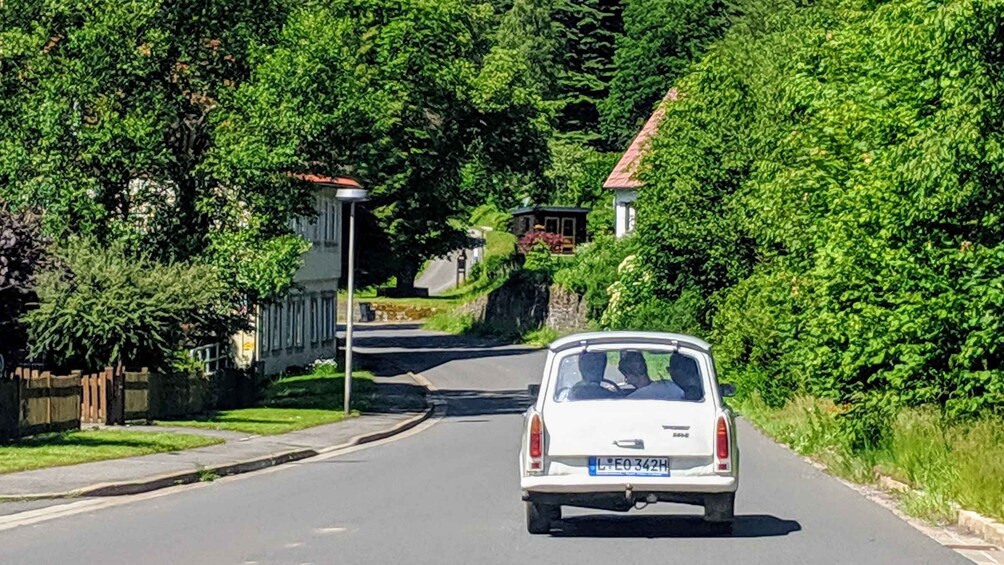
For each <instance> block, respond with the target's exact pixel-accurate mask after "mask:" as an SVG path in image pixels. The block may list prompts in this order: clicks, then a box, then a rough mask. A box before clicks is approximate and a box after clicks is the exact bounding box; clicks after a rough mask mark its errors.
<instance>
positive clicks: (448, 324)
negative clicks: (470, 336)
mask: <svg viewBox="0 0 1004 565" xmlns="http://www.w3.org/2000/svg"><path fill="white" fill-rule="evenodd" d="M422 327H424V328H425V329H427V330H432V331H436V332H446V333H451V334H454V335H460V334H464V333H468V332H470V331H471V329H472V328H473V327H474V316H471V315H470V314H458V313H455V312H441V313H439V314H436V315H435V316H433V317H431V318H429V319H428V320H426V321H425V324H424V325H423V326H422Z"/></svg>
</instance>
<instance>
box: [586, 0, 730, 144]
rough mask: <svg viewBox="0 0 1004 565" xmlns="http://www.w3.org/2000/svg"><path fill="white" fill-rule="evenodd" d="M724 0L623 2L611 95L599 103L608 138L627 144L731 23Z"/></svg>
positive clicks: (612, 142) (611, 80)
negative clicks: (667, 94) (621, 26)
mask: <svg viewBox="0 0 1004 565" xmlns="http://www.w3.org/2000/svg"><path fill="white" fill-rule="evenodd" d="M728 4H729V3H728V2H726V1H723V0H624V33H623V34H622V35H620V36H619V37H618V38H617V51H616V54H615V56H614V65H613V66H614V69H615V70H614V72H613V76H612V77H611V79H610V95H609V96H608V97H606V98H605V99H604V100H603V101H602V102H600V105H599V108H600V114H601V118H602V119H601V126H602V132H603V135H604V137H605V138H606V140H607V141H608V142H609V143H610V144H612V145H614V146H616V147H618V148H621V147H624V146H626V145H627V144H628V143H629V142H630V140H631V138H632V137H633V136H634V135H635V134H637V133H638V130H639V129H641V126H642V124H643V123H644V121H645V119H646V118H648V116H649V114H651V113H652V110H653V107H654V105H655V104H656V103H657V102H658V101H659V100H661V99H662V97H663V96H665V94H666V91H667V90H669V88H670V87H672V86H673V84H674V82H675V81H676V80H677V78H679V77H680V76H682V74H683V73H684V72H685V71H686V70H687V67H688V66H689V65H690V64H691V63H692V62H693V61H694V60H695V59H697V58H698V57H699V56H700V55H701V54H702V53H703V52H704V49H705V48H706V47H707V45H708V44H710V43H711V42H712V41H714V40H715V39H717V38H719V37H720V36H721V35H722V34H723V33H724V31H725V29H726V27H727V24H728V14H727V12H728V8H729V6H728Z"/></svg>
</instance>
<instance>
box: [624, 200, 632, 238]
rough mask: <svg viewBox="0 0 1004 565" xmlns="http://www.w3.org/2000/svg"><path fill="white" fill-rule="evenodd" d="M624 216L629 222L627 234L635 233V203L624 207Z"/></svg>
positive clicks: (627, 222) (626, 227) (626, 228)
mask: <svg viewBox="0 0 1004 565" xmlns="http://www.w3.org/2000/svg"><path fill="white" fill-rule="evenodd" d="M624 214H625V218H626V220H627V221H626V226H625V231H626V232H627V233H631V232H633V231H634V219H635V208H634V203H633V202H629V203H627V204H625V205H624Z"/></svg>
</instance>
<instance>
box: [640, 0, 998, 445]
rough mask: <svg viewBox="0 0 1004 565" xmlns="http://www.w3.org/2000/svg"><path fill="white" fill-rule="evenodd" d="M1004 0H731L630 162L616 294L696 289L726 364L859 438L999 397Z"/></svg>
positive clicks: (983, 405)
mask: <svg viewBox="0 0 1004 565" xmlns="http://www.w3.org/2000/svg"><path fill="white" fill-rule="evenodd" d="M1001 10H1002V6H1001V3H1000V2H999V0H945V1H944V2H942V3H939V4H938V5H932V4H930V3H924V2H920V1H918V0H895V1H891V2H886V3H883V4H881V5H879V6H874V5H872V4H868V3H865V2H859V1H857V0H832V1H827V2H819V3H814V4H809V5H805V4H801V3H795V2H787V1H776V0H765V1H758V2H750V3H748V4H746V5H744V6H743V16H742V17H741V18H739V19H737V20H736V22H735V23H734V24H733V25H732V27H731V28H730V29H729V31H728V32H727V33H726V35H725V36H724V38H723V39H722V40H720V41H718V42H716V43H715V44H714V45H713V46H711V47H710V48H709V49H708V50H707V53H706V55H705V56H704V57H703V58H702V59H701V60H700V61H699V62H698V63H696V64H695V65H694V66H693V67H692V69H691V71H690V72H688V73H687V74H686V75H685V76H684V77H682V78H681V79H680V80H679V81H678V85H679V88H680V93H681V96H680V99H679V100H678V101H676V102H674V103H673V104H671V105H670V106H669V107H668V110H667V114H666V118H665V120H664V121H663V123H662V125H661V127H660V130H659V133H658V135H657V136H656V137H655V139H654V140H653V145H652V150H651V152H650V154H649V156H648V157H647V158H646V159H645V160H644V161H643V166H642V169H641V176H642V179H643V180H644V181H645V183H646V184H645V190H643V191H642V193H641V197H640V201H639V208H640V213H639V227H638V236H639V238H640V240H641V241H640V243H641V245H640V249H641V252H640V253H639V265H638V269H637V270H636V271H637V273H641V274H640V275H637V276H633V278H628V279H624V280H622V283H624V284H623V285H622V286H623V287H624V290H625V292H627V293H630V292H632V291H631V285H630V284H628V283H632V282H638V281H641V283H644V284H641V283H638V285H637V286H639V288H641V291H639V292H640V294H639V296H638V297H635V296H631V295H630V294H628V296H627V297H626V298H631V300H627V299H626V298H621V300H620V301H621V302H622V303H624V304H628V305H635V304H643V303H644V300H647V298H648V296H650V295H655V296H656V297H657V298H658V299H659V300H662V301H665V302H667V303H669V304H671V305H681V304H693V303H694V297H695V296H696V298H697V299H698V301H697V306H698V310H699V312H700V316H698V318H697V319H698V322H699V325H700V326H701V327H700V330H701V331H708V330H709V329H713V332H714V340H715V341H716V342H717V343H720V344H721V348H720V349H719V352H720V356H721V361H723V363H724V364H725V365H726V367H727V368H728V370H730V371H733V372H734V374H738V375H743V376H744V378H745V377H747V376H748V377H749V380H748V381H746V382H747V383H748V384H750V385H752V386H754V387H757V389H758V390H759V391H760V392H761V393H763V394H764V395H765V396H767V397H768V400H770V401H771V402H774V403H780V402H783V401H784V398H785V396H786V393H789V392H791V391H796V390H804V391H808V392H812V393H815V394H819V395H823V396H826V397H829V398H832V399H833V400H835V401H837V402H838V403H839V404H841V405H843V406H849V407H850V410H849V411H848V412H847V414H846V417H845V418H844V419H843V421H844V422H845V425H846V426H847V429H848V431H850V432H851V434H852V438H853V440H854V442H855V444H856V445H859V446H860V445H867V444H869V443H874V442H875V441H879V440H880V439H881V437H882V431H883V428H884V426H885V425H886V422H887V416H888V414H889V413H890V410H892V409H894V408H895V407H896V406H898V405H916V404H928V403H930V404H936V405H939V406H941V407H942V408H943V409H944V410H945V411H946V413H948V414H951V415H964V414H974V413H987V412H991V413H993V412H996V413H1000V411H1001V410H1002V409H1004V357H1002V354H1001V352H1002V351H1004V326H1002V325H1001V323H1000V320H1001V316H1000V314H1001V313H1002V312H1004V293H1002V292H1001V288H1002V287H1001V284H1002V276H1001V273H1002V272H1004V231H1002V224H1001V222H1000V221H999V219H1000V218H1001V217H1002V215H1004V208H1002V206H1004V194H1002V187H1004V182H1002V181H1004V179H1002V173H1001V170H1000V167H999V166H998V163H999V162H1000V161H1001V149H1000V143H999V140H1000V136H1001V132H1004V110H1002V106H1001V104H1000V103H999V102H1000V100H999V96H998V94H997V93H998V92H1000V89H1001V77H1002V75H1001V73H1000V69H999V67H1000V65H999V54H1000V53H1002V52H1004V42H1002V40H1001V37H1002V36H1001V35H1000V34H999V33H997V30H998V29H999V25H998V24H999V14H1000V13H1001ZM622 279H623V277H622ZM642 291H643V292H642ZM622 310H623V309H622ZM779 387H783V388H784V389H785V390H784V391H783V392H780V391H778V388H779ZM779 392H780V393H779Z"/></svg>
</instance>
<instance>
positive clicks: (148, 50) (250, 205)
mask: <svg viewBox="0 0 1004 565" xmlns="http://www.w3.org/2000/svg"><path fill="white" fill-rule="evenodd" d="M288 10H289V7H288V6H287V2H286V0H260V1H256V2H253V3H248V2H243V1H237V0H210V1H203V0H198V1H196V0H179V1H176V2H170V3H164V2H161V1H159V0H137V1H136V2H128V3H122V2H114V1H106V0H99V1H97V2H92V1H82V0H58V1H42V0H18V1H17V2H15V3H13V4H12V3H10V2H8V3H7V5H6V6H4V7H0V44H2V45H3V46H4V47H3V50H4V53H3V60H2V61H0V196H3V197H4V198H6V199H7V200H8V201H10V202H11V203H12V205H14V206H15V207H18V208H23V207H34V208H38V209H40V210H42V211H43V213H44V221H45V225H46V228H47V231H48V232H49V233H52V234H54V235H55V236H57V238H58V239H61V240H65V239H66V238H68V237H69V236H70V235H73V234H77V235H84V236H87V237H93V238H96V239H97V240H98V241H100V242H103V243H106V244H107V243H109V242H113V241H116V240H127V241H129V242H131V246H132V247H133V248H134V249H136V250H139V251H141V252H142V253H144V254H146V255H149V256H150V257H151V258H153V259H156V260H160V261H164V262H169V261H172V260H189V259H199V260H203V261H211V260H213V258H220V259H222V260H223V261H231V260H232V258H231V257H228V256H226V255H225V254H224V253H222V252H221V250H222V249H228V250H234V246H235V245H236V244H238V243H241V244H242V245H243V246H244V247H243V249H242V250H241V251H242V252H241V253H240V254H242V255H248V254H255V253H256V252H257V251H258V250H259V249H262V248H267V249H271V250H273V251H274V250H276V249H278V248H283V249H285V253H277V254H276V255H279V256H280V257H274V256H273V257H272V258H273V259H276V261H277V263H276V264H278V265H287V266H288V265H289V264H290V263H291V261H292V260H293V259H295V257H296V253H298V252H299V251H300V250H302V247H301V246H295V245H294V246H290V245H286V246H285V247H283V246H281V245H276V244H275V242H274V238H276V237H282V236H284V235H285V234H287V233H288V230H287V228H286V225H287V220H288V219H289V217H290V216H291V215H293V214H294V213H296V212H300V211H303V210H304V202H305V198H304V196H305V195H306V193H307V190H308V189H307V187H299V186H297V185H293V184H291V183H289V182H282V181H281V179H280V180H279V181H276V180H275V179H263V178H259V179H254V180H253V181H248V182H244V183H240V184H234V183H224V182H221V179H220V178H219V177H218V176H217V175H216V174H215V172H214V171H213V170H212V169H211V168H210V167H208V166H207V162H206V157H207V155H208V154H209V152H210V151H211V149H212V147H213V145H214V137H215V134H214V132H213V128H214V124H215V123H216V122H215V121H214V119H213V116H214V115H215V114H216V113H217V112H219V111H220V108H221V102H220V101H221V99H222V98H225V97H226V94H227V93H228V92H230V91H231V90H233V89H234V88H235V87H236V86H237V85H239V84H240V83H242V82H243V81H244V80H246V79H247V77H248V76H249V74H250V72H251V68H252V66H253V64H254V57H253V54H254V53H255V52H256V50H258V49H259V48H261V47H262V46H263V45H267V44H269V43H271V41H272V38H273V37H274V35H275V34H276V33H277V31H278V30H280V29H281V28H282V25H283V23H284V21H285V19H286V15H287V13H288ZM249 223H250V224H251V228H252V229H251V230H250V231H246V230H245V227H246V226H247V225H248V224H249ZM248 234H251V236H249V235H248ZM259 258H261V256H259ZM266 259H267V258H266ZM263 271H264V272H271V271H272V269H263ZM291 275H292V273H291V272H288V269H287V272H286V273H285V278H286V286H288V280H289V278H290V277H291ZM232 282H234V283H237V282H241V283H242V284H244V285H245V286H244V290H246V291H247V292H248V293H249V294H251V295H252V296H253V295H256V294H261V293H262V292H264V291H266V290H267V289H269V288H273V289H274V288H275V287H276V285H275V284H274V282H275V281H268V280H266V281H254V280H247V279H246V278H242V277H236V276H235V277H233V278H232ZM278 286H280V287H282V286H283V285H282V284H280V285H278Z"/></svg>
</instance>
